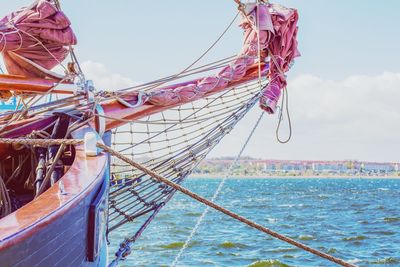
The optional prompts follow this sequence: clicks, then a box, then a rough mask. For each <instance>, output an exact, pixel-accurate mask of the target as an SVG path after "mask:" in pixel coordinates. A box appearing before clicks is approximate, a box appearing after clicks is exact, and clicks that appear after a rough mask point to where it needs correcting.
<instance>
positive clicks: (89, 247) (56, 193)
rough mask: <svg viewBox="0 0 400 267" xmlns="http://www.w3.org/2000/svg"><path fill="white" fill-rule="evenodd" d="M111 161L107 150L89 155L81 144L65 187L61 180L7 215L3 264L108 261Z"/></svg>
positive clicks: (0, 250) (0, 248)
mask: <svg viewBox="0 0 400 267" xmlns="http://www.w3.org/2000/svg"><path fill="white" fill-rule="evenodd" d="M87 131H91V129H90V128H88V129H85V130H82V131H80V132H78V133H76V134H75V138H82V135H83V134H84V133H85V132H87ZM106 143H107V142H106ZM108 163H109V162H108V156H107V155H105V154H100V155H99V156H97V157H87V156H86V155H85V154H84V151H83V149H82V147H77V148H76V157H75V161H74V163H73V165H72V166H71V168H70V169H69V171H68V172H67V173H66V174H65V175H64V176H63V177H62V178H61V180H60V181H62V184H63V185H62V186H61V188H64V189H63V190H60V182H58V183H57V184H55V185H54V186H53V187H51V188H50V189H49V190H47V191H46V192H45V193H43V194H42V195H41V196H40V197H38V198H37V199H35V200H33V201H32V202H30V203H28V204H27V205H25V206H24V207H22V208H20V209H18V210H17V211H15V212H14V213H12V214H10V215H8V216H6V217H4V218H2V219H1V220H0V266H2V267H3V266H46V267H47V266H106V264H107V244H106V240H105V228H106V220H104V218H103V220H101V216H103V215H104V214H107V205H108V199H107V197H108V182H109V164H108ZM62 192H65V194H63V193H62ZM99 207H100V208H99ZM96 212H97V213H96ZM99 212H100V213H99ZM96 216H97V217H96ZM105 216H106V215H105ZM99 218H100V220H99ZM96 220H97V221H96ZM94 250H95V252H94V253H93V251H94Z"/></svg>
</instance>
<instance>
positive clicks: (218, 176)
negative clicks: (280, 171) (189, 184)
mask: <svg viewBox="0 0 400 267" xmlns="http://www.w3.org/2000/svg"><path fill="white" fill-rule="evenodd" d="M224 176H225V175H224V174H207V175H204V174H191V175H190V176H189V179H192V178H193V179H221V178H223V177H224ZM228 179H400V176H379V175H376V176H352V175H348V176H333V175H322V176H312V175H299V176H271V175H263V176H259V175H254V176H253V175H230V176H229V177H228Z"/></svg>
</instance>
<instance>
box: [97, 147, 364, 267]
mask: <svg viewBox="0 0 400 267" xmlns="http://www.w3.org/2000/svg"><path fill="white" fill-rule="evenodd" d="M97 146H98V147H99V148H101V149H103V150H104V151H105V152H107V153H109V154H110V155H113V156H115V157H117V158H119V159H120V160H122V161H124V162H126V163H128V164H130V165H131V166H133V167H135V168H137V169H139V170H141V171H142V172H144V173H146V174H147V175H149V176H151V177H152V178H154V179H156V180H158V181H159V182H162V183H164V184H166V185H168V186H170V187H171V188H173V189H175V190H177V191H180V192H182V193H183V194H185V195H187V196H189V197H191V198H193V199H195V200H197V201H199V202H201V203H203V204H205V205H207V206H209V207H211V208H213V209H215V210H217V211H220V212H222V213H224V214H226V215H228V216H229V217H231V218H233V219H235V220H237V221H240V222H242V223H244V224H247V225H248V226H250V227H252V228H255V229H257V230H259V231H261V232H263V233H266V234H268V235H270V236H272V237H275V238H277V239H279V240H281V241H284V242H286V243H289V244H291V245H293V246H296V247H298V248H300V249H302V250H304V251H307V252H310V253H312V254H314V255H317V256H319V257H321V258H324V259H326V260H329V261H331V262H334V263H336V264H338V265H341V266H345V267H356V266H355V265H353V264H350V263H348V262H346V261H344V260H342V259H340V258H337V257H334V256H332V255H329V254H327V253H324V252H322V251H319V250H317V249H314V248H312V247H309V246H307V245H305V244H303V243H301V242H298V241H296V240H294V239H292V238H289V237H287V236H285V235H282V234H280V233H278V232H275V231H273V230H271V229H269V228H267V227H264V226H262V225H260V224H257V223H255V222H253V221H251V220H249V219H247V218H245V217H243V216H241V215H238V214H236V213H234V212H232V211H230V210H228V209H226V208H224V207H222V206H219V205H217V204H215V203H213V202H212V201H209V200H207V199H206V198H203V197H201V196H199V195H197V194H195V193H193V192H191V191H189V190H188V189H186V188H184V187H182V186H181V185H179V184H177V183H175V182H173V181H171V180H168V179H167V178H165V177H163V176H161V175H159V174H158V173H156V172H154V171H152V170H150V169H148V168H146V167H144V166H143V165H141V164H139V163H137V162H135V161H133V160H131V159H129V158H128V157H126V156H124V155H123V154H121V153H119V152H118V151H115V150H113V149H112V148H110V147H108V146H106V145H103V144H101V143H97Z"/></svg>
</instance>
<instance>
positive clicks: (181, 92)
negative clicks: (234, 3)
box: [134, 4, 300, 113]
mask: <svg viewBox="0 0 400 267" xmlns="http://www.w3.org/2000/svg"><path fill="white" fill-rule="evenodd" d="M244 12H245V13H246V16H244V18H243V20H242V22H241V24H240V26H241V27H242V28H243V30H244V44H243V49H242V51H241V53H240V55H239V56H238V58H237V59H236V60H235V61H234V62H233V63H232V64H230V65H228V66H226V67H224V68H223V69H222V70H221V71H220V72H218V73H217V74H216V75H215V76H211V77H205V78H203V79H199V80H196V81H193V82H189V83H186V84H184V85H181V86H178V87H170V88H163V89H155V90H153V91H151V92H150V93H147V97H146V99H145V101H143V103H150V104H153V105H160V106H169V105H176V104H179V103H185V102H188V101H194V100H196V99H199V98H202V97H203V96H204V95H206V94H207V93H210V92H212V91H214V90H221V88H224V87H227V86H228V85H229V83H230V82H235V81H240V80H241V79H244V78H245V76H246V74H247V72H248V70H249V69H250V68H251V67H254V65H255V64H258V49H259V47H258V44H259V43H260V50H261V56H262V61H263V62H265V59H266V58H267V57H268V56H270V57H271V58H274V60H275V61H276V62H275V61H272V60H271V61H270V64H269V65H270V69H269V71H268V70H267V71H268V73H265V68H267V67H268V64H265V63H262V64H263V72H262V74H263V75H265V74H268V76H269V79H270V83H269V85H268V86H267V87H266V88H265V89H264V91H263V92H262V96H261V98H260V106H261V108H262V109H264V110H265V111H267V112H268V113H274V112H275V110H276V105H277V102H278V100H279V98H280V94H281V90H282V88H283V87H284V86H286V78H285V75H284V73H285V72H286V71H288V70H289V65H290V64H291V62H292V61H293V59H294V58H295V57H297V56H299V55H300V54H299V52H298V50H297V41H296V35H297V26H296V24H297V20H298V15H297V11H296V10H295V9H288V8H285V7H282V6H279V5H274V4H261V5H259V6H258V7H257V5H256V4H247V5H246V6H245V9H244ZM257 12H259V13H258V14H257ZM258 19H259V21H258ZM258 28H259V29H260V30H259V32H260V39H259V38H258ZM281 72H282V73H281ZM134 94H135V93H134ZM136 94H137V92H136Z"/></svg>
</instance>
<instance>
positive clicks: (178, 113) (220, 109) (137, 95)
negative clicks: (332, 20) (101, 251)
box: [0, 0, 299, 258]
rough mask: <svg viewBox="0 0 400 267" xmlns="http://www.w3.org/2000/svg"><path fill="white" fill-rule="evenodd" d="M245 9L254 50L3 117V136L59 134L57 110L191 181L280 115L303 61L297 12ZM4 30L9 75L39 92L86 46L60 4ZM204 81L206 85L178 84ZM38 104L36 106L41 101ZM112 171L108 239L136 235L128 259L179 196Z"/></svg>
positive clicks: (248, 45)
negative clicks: (241, 126)
mask: <svg viewBox="0 0 400 267" xmlns="http://www.w3.org/2000/svg"><path fill="white" fill-rule="evenodd" d="M240 10H241V13H242V21H241V24H240V26H241V27H242V28H243V30H244V44H243V48H242V50H241V52H240V53H239V54H238V55H236V56H232V57H229V58H225V59H222V60H219V61H216V62H213V63H209V64H206V65H204V66H201V67H197V68H190V69H187V70H185V71H184V72H181V73H179V74H177V75H173V76H171V77H167V78H164V79H160V80H157V81H153V82H150V83H147V84H143V85H139V86H135V87H132V88H127V89H124V90H119V91H115V92H93V90H91V89H92V88H89V87H88V86H87V85H88V84H89V83H85V85H86V86H84V88H83V90H82V91H77V92H76V93H75V94H74V95H73V96H69V97H67V98H65V99H63V100H58V101H52V102H49V103H45V104H42V105H33V106H27V108H26V109H25V110H21V111H19V110H17V111H14V112H10V113H8V114H6V115H4V116H2V115H0V137H2V138H5V137H7V138H15V137H21V136H28V135H31V134H32V133H35V134H36V133H38V132H45V131H50V130H49V129H51V127H52V126H53V125H54V124H55V123H56V121H57V119H59V116H60V114H58V113H57V112H56V111H57V110H59V109H62V111H63V116H65V115H66V116H67V117H68V118H69V119H70V120H71V125H73V126H71V128H72V127H75V128H77V127H81V126H82V125H87V124H88V123H89V124H90V125H91V126H96V128H97V129H98V130H99V132H101V133H103V130H105V131H108V130H111V131H112V133H113V137H112V147H113V148H114V150H116V151H119V152H121V153H123V154H124V155H126V156H129V157H130V158H131V159H133V160H135V161H138V162H140V163H141V164H143V165H144V166H146V167H147V168H149V169H151V170H153V171H155V172H157V173H159V174H161V175H163V176H164V177H167V178H168V179H171V180H172V181H174V182H176V183H181V182H183V181H184V179H185V178H186V177H187V176H188V175H189V174H190V173H191V172H192V171H193V169H194V168H195V167H196V166H197V164H199V162H200V161H201V160H202V159H204V158H205V157H206V156H207V154H208V153H209V152H210V151H211V150H212V149H213V148H214V147H215V146H216V145H217V144H218V143H219V142H220V141H221V140H222V138H223V137H224V136H225V135H227V134H228V133H230V132H231V130H232V129H233V127H234V126H235V125H236V124H237V123H238V122H239V121H240V120H241V119H242V118H243V117H244V116H245V115H246V114H247V112H248V111H249V110H250V109H251V108H252V107H254V106H255V105H256V104H257V103H259V105H260V106H261V108H262V109H263V110H265V111H267V112H268V113H274V112H275V110H276V106H277V102H278V100H279V98H280V94H281V91H282V90H283V88H284V87H285V86H286V76H285V73H286V72H287V71H288V70H289V68H290V66H291V64H292V63H293V60H294V58H296V57H297V56H299V52H298V50H297V41H296V35H297V25H296V24H297V19H298V15H297V11H296V10H295V9H291V8H285V7H282V6H279V5H275V4H270V3H265V2H260V3H259V4H252V3H250V4H246V5H243V6H241V8H240ZM0 23H1V24H0V33H1V36H0V38H2V39H0V40H1V41H0V48H1V50H2V51H3V56H4V59H5V62H6V66H7V70H8V71H9V73H11V74H16V75H23V76H26V77H30V78H31V80H28V81H25V80H24V82H27V83H29V84H30V85H31V86H33V85H34V86H36V87H37V90H38V91H39V90H40V91H41V92H48V93H50V92H51V91H52V90H54V89H55V87H56V85H58V84H54V83H53V82H50V83H49V82H48V81H49V79H48V78H53V79H54V77H52V75H51V74H48V73H47V72H46V71H43V69H45V70H50V69H51V68H53V67H54V66H55V65H57V64H58V63H60V62H61V61H62V60H64V59H65V58H66V56H67V54H68V49H67V48H66V47H67V46H69V45H73V44H75V43H76V38H75V36H74V34H73V32H72V30H71V28H70V22H69V20H68V19H67V18H66V17H65V15H64V14H63V13H62V12H61V11H60V10H59V9H58V8H56V6H55V5H54V4H53V3H52V1H46V0H39V1H36V2H35V4H34V5H32V6H30V7H28V8H25V9H22V10H20V11H17V12H15V13H12V14H11V15H9V16H7V17H5V18H4V19H2V20H1V21H0ZM210 71H214V73H215V74H214V75H209V73H210ZM200 73H203V74H204V75H203V76H204V77H203V78H197V79H195V78H193V79H192V80H189V81H185V82H180V83H177V84H172V83H176V82H177V80H178V78H185V79H187V78H188V77H190V76H192V75H193V74H196V75H199V74H200ZM1 78H2V77H0V79H1ZM10 80H12V79H9V77H8V78H7V81H10ZM12 81H13V86H14V87H15V88H19V89H16V90H17V91H18V90H19V91H21V90H24V86H25V85H24V86H21V83H20V82H18V81H17V80H15V79H14V80H12ZM171 84H172V85H171ZM2 89H4V88H1V87H0V92H1V90H2ZM3 91H4V90H3ZM31 97H32V99H33V100H32V102H35V99H39V98H40V97H37V96H35V95H33V96H31ZM36 97H37V98H36ZM100 128H102V129H103V130H100ZM35 137H36V135H35ZM2 149H3V150H4V149H6V148H4V147H1V146H0V152H1V150H2ZM111 164H112V165H111V173H112V179H111V181H110V192H109V217H108V233H109V234H112V233H113V230H115V229H118V228H122V227H125V229H126V232H128V233H129V234H128V237H127V239H126V241H125V242H124V243H123V246H121V248H120V251H119V252H118V253H117V258H123V257H125V256H126V255H127V254H128V252H129V245H130V244H131V243H132V242H134V241H135V240H136V239H137V238H138V237H139V236H140V235H141V233H142V232H143V231H144V229H145V228H146V227H147V226H148V224H149V223H150V222H151V221H152V220H153V219H154V217H155V216H156V215H157V213H158V212H159V211H160V210H161V209H162V207H163V206H164V205H165V204H166V203H167V202H168V201H169V200H170V199H171V198H172V197H173V195H174V193H175V190H174V189H172V188H169V187H168V186H166V185H164V184H161V183H160V182H157V181H156V180H154V179H153V178H152V177H150V176H149V175H147V174H146V173H143V172H141V171H139V170H137V169H134V168H132V167H131V166H128V165H126V164H124V163H123V162H121V161H120V160H118V159H117V158H112V159H111Z"/></svg>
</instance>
